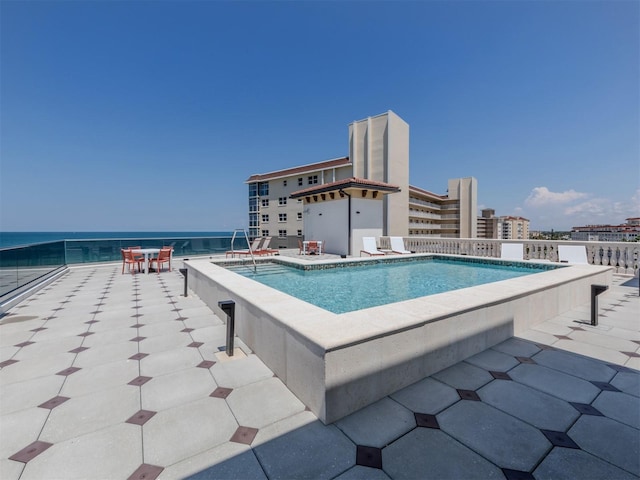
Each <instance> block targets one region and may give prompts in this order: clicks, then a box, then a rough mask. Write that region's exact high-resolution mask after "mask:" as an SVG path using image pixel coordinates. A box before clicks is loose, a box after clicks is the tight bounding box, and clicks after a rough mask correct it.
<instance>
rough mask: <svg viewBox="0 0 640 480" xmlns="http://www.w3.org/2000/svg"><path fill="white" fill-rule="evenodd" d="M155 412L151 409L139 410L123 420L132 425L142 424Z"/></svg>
mask: <svg viewBox="0 0 640 480" xmlns="http://www.w3.org/2000/svg"><path fill="white" fill-rule="evenodd" d="M156 413H157V412H154V411H152V410H139V411H137V412H136V413H134V414H133V415H132V416H131V417H129V418H128V419H127V420H125V423H132V424H134V425H144V424H145V423H147V421H149V419H151V417H153V416H154V415H155V414H156Z"/></svg>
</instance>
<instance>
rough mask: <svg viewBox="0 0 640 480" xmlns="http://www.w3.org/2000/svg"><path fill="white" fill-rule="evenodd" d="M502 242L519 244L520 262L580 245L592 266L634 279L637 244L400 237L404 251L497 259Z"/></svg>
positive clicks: (553, 256) (639, 255)
mask: <svg viewBox="0 0 640 480" xmlns="http://www.w3.org/2000/svg"><path fill="white" fill-rule="evenodd" d="M503 243H522V244H523V245H524V260H548V261H551V262H557V261H558V245H561V244H562V245H584V246H585V247H586V249H587V259H588V260H589V263H590V264H592V265H603V266H608V267H613V268H614V269H615V273H619V274H624V275H634V276H638V268H639V262H640V242H586V241H585V242H580V241H563V240H495V239H488V238H434V237H417V236H416V237H413V236H411V237H404V244H405V248H406V249H407V250H411V251H412V252H417V253H441V254H451V255H472V256H476V257H495V258H500V252H501V245H502V244H503ZM380 248H386V249H388V248H391V247H390V242H389V237H380Z"/></svg>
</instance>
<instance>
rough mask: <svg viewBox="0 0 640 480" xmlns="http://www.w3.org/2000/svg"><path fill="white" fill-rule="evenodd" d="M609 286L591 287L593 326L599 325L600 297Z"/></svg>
mask: <svg viewBox="0 0 640 480" xmlns="http://www.w3.org/2000/svg"><path fill="white" fill-rule="evenodd" d="M608 288H609V287H608V286H607V285H591V325H593V326H596V325H598V295H600V294H601V293H602V292H604V291H606V290H607V289H608Z"/></svg>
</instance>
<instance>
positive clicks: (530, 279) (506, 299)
mask: <svg viewBox="0 0 640 480" xmlns="http://www.w3.org/2000/svg"><path fill="white" fill-rule="evenodd" d="M425 256H428V257H434V256H436V257H447V258H460V259H465V260H468V259H472V260H474V261H475V260H476V259H479V260H480V261H482V262H483V263H486V260H487V259H486V258H483V257H469V256H464V255H440V254H438V255H432V254H417V255H411V256H409V255H407V256H403V258H402V260H405V259H409V258H411V257H425ZM395 257H396V258H398V257H399V256H395ZM385 260H392V259H391V258H389V259H385ZM277 261H278V263H286V264H293V265H304V264H306V262H303V261H301V260H298V259H295V258H282V257H280V258H278V260H277ZM337 261H338V262H340V263H352V262H371V261H372V260H371V259H369V258H362V259H360V258H349V259H339V260H337ZM491 261H492V262H499V263H518V264H521V263H522V264H531V262H505V261H500V260H497V259H491ZM335 262H336V260H327V261H324V260H322V261H317V262H314V268H321V266H322V265H323V264H325V265H326V264H328V263H335ZM218 263H223V264H229V263H242V261H240V262H233V261H232V260H225V261H222V262H215V263H214V262H212V261H211V260H209V259H204V260H190V261H185V266H186V267H187V269H188V272H189V273H188V281H189V287H190V288H191V290H192V291H194V293H196V294H197V295H198V296H199V297H200V298H201V299H202V300H203V301H204V302H205V303H206V304H207V305H208V306H209V307H210V308H211V309H212V310H213V311H214V312H215V313H217V314H218V315H219V316H220V318H222V319H225V318H226V316H225V314H224V313H223V312H222V311H221V310H220V308H219V307H218V302H219V301H223V300H233V301H234V302H235V308H236V312H235V318H236V334H237V335H238V336H239V337H240V338H241V339H242V340H243V341H244V342H245V343H246V344H247V345H248V346H249V347H250V348H251V349H252V350H253V351H254V352H255V353H256V354H257V355H258V356H259V357H260V358H261V359H262V360H263V361H264V362H265V364H267V366H269V368H271V369H272V370H273V371H274V373H275V374H276V375H277V376H278V377H279V378H280V379H281V380H282V381H283V382H284V383H285V384H286V385H287V386H288V387H289V388H290V389H291V391H292V392H293V393H295V394H296V395H297V396H298V398H300V400H302V401H303V402H304V403H305V405H307V407H309V409H310V410H311V411H312V412H313V413H314V414H316V415H317V416H318V418H320V419H321V420H322V421H323V422H325V423H331V422H334V421H336V420H338V419H339V418H342V417H343V416H345V415H348V414H349V413H352V412H354V411H356V410H358V409H360V408H362V407H364V406H366V405H368V404H370V403H373V402H374V401H376V400H378V399H380V398H383V397H384V396H386V395H389V394H391V393H393V392H394V391H396V390H399V389H400V388H403V387H405V386H407V385H410V384H411V383H414V382H416V381H418V380H420V379H421V378H424V377H425V376H428V375H431V374H432V373H435V372H437V371H439V370H441V369H443V368H446V367H448V366H450V365H453V364H455V363H457V362H459V361H461V360H463V359H465V358H468V357H469V356H471V355H474V354H476V353H479V352H480V351H483V350H485V349H487V348H489V347H491V346H493V345H495V344H497V343H499V342H501V341H503V340H506V339H507V338H510V337H512V336H513V335H517V334H518V333H519V332H521V331H524V330H527V329H529V328H531V327H532V326H534V325H536V324H538V323H541V322H543V321H545V320H548V319H549V318H552V317H554V316H556V315H559V314H560V313H562V312H565V311H567V310H570V309H572V308H574V307H576V306H578V305H580V304H585V303H588V302H589V300H590V285H591V284H595V283H597V284H605V285H610V284H611V276H612V272H613V269H612V268H611V267H601V266H592V265H570V266H567V265H566V264H562V266H563V267H565V268H558V269H555V270H549V271H543V272H540V273H535V274H532V275H526V276H523V277H519V278H514V279H509V280H502V281H499V282H494V283H490V284H485V285H479V286H476V287H468V288H464V289H460V290H455V291H451V292H446V293H439V294H435V295H430V296H427V297H421V298H417V299H412V300H406V301H403V302H397V303H393V304H387V305H382V306H378V307H371V308H367V309H363V310H358V311H353V312H347V313H342V314H335V313H331V312H329V311H327V310H324V309H322V308H320V307H316V306H314V305H311V304H309V303H307V302H304V301H302V300H299V299H297V298H294V297H291V296H289V295H287V294H285V293H282V292H280V291H278V290H275V289H273V288H271V287H268V286H266V285H263V284H261V283H258V282H256V281H254V280H251V279H249V278H246V277H244V276H242V275H239V274H236V273H234V272H232V271H230V270H228V269H226V268H223V267H221V266H220V265H218ZM245 263H246V261H245Z"/></svg>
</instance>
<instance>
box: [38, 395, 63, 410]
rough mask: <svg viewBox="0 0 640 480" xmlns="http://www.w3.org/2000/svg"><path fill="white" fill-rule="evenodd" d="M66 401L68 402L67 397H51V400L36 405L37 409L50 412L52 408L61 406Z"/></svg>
mask: <svg viewBox="0 0 640 480" xmlns="http://www.w3.org/2000/svg"><path fill="white" fill-rule="evenodd" d="M67 400H69V397H62V396H60V395H58V396H57V397H53V398H52V399H50V400H47V401H46V402H44V403H41V404H40V405H38V407H40V408H48V409H49V410H51V409H53V408H56V407H57V406H58V405H62V404H63V403H64V402H66V401H67Z"/></svg>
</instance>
